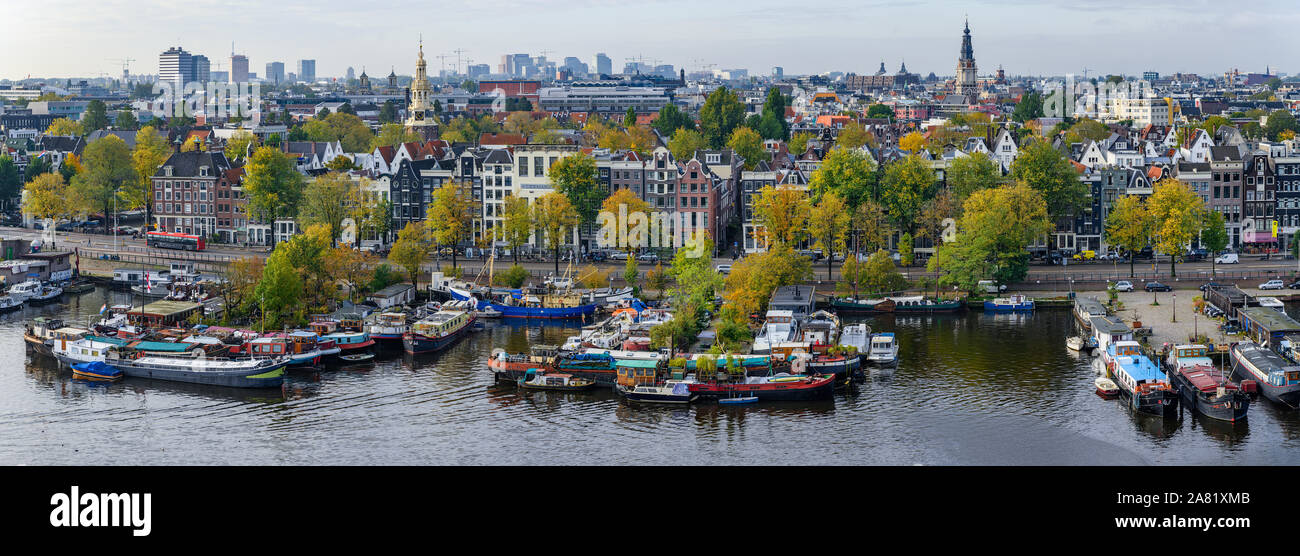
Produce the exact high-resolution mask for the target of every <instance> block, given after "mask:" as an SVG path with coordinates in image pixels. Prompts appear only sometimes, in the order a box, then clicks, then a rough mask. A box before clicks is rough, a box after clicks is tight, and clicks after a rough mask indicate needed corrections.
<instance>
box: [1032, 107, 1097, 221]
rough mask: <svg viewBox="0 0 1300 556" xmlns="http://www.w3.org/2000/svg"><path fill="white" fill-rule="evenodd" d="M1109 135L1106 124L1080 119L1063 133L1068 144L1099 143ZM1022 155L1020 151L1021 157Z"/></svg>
mask: <svg viewBox="0 0 1300 556" xmlns="http://www.w3.org/2000/svg"><path fill="white" fill-rule="evenodd" d="M1110 133H1111V131H1110V128H1108V127H1106V124H1103V123H1101V122H1099V121H1097V120H1093V119H1090V118H1081V119H1079V121H1077V122H1074V125H1072V126H1070V129H1069V130H1067V131H1066V132H1065V137H1066V139H1065V140H1066V142H1069V143H1078V142H1080V141H1082V140H1084V139H1088V140H1092V141H1101V140H1103V139H1105V138H1107V137H1110ZM1023 154H1024V151H1023V150H1022V151H1021V155H1023ZM1049 204H1050V203H1049Z"/></svg>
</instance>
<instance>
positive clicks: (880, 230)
mask: <svg viewBox="0 0 1300 556" xmlns="http://www.w3.org/2000/svg"><path fill="white" fill-rule="evenodd" d="M887 222H888V217H887V216H886V215H885V209H884V208H883V207H881V206H880V204H879V203H877V202H875V201H872V200H871V199H866V200H864V201H862V203H861V204H859V205H858V208H857V209H856V210H854V211H853V217H852V220H851V223H850V225H851V226H852V227H853V229H852V230H851V231H852V233H853V237H854V242H855V245H854V253H857V252H859V251H860V250H861V249H860V247H861V246H862V245H863V244H865V245H866V248H867V249H866V250H867V251H871V250H872V249H873V248H876V247H880V246H883V245H884V244H885V238H886V237H887V235H888V227H887Z"/></svg>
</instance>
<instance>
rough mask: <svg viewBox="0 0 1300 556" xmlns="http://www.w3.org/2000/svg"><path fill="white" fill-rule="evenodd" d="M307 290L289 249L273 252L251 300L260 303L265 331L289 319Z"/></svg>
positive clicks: (258, 304)
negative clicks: (304, 289) (289, 254)
mask: <svg viewBox="0 0 1300 556" xmlns="http://www.w3.org/2000/svg"><path fill="white" fill-rule="evenodd" d="M302 292H303V282H302V277H301V276H300V275H299V270H298V269H297V268H294V266H293V263H292V262H291V261H290V260H289V257H288V256H287V251H278V252H272V253H271V256H270V258H268V259H267V261H266V268H265V269H264V270H263V271H262V278H261V280H258V282H257V287H256V288H254V290H253V295H252V297H251V298H250V299H249V300H248V302H250V303H256V304H257V307H258V310H259V312H260V313H261V315H262V322H263V323H264V324H263V331H266V330H267V329H268V328H269V329H271V330H275V329H277V328H280V326H281V324H283V323H284V321H285V319H286V318H287V317H288V316H289V315H290V314H292V313H293V311H294V309H295V308H296V307H298V304H299V302H300V298H301V296H302Z"/></svg>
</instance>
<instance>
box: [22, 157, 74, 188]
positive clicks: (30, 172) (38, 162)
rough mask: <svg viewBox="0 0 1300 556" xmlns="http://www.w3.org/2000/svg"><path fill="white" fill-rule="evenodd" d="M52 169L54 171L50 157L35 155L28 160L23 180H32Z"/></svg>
mask: <svg viewBox="0 0 1300 556" xmlns="http://www.w3.org/2000/svg"><path fill="white" fill-rule="evenodd" d="M51 171H53V169H52V168H51V167H50V159H49V157H46V156H33V157H31V158H30V159H29V160H28V161H27V169H26V170H24V171H23V182H24V183H26V182H30V181H32V180H34V179H36V176H39V175H41V174H47V173H49V172H51ZM65 181H66V180H65Z"/></svg>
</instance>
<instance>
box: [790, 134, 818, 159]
mask: <svg viewBox="0 0 1300 556" xmlns="http://www.w3.org/2000/svg"><path fill="white" fill-rule="evenodd" d="M812 138H813V136H812V134H811V133H807V132H803V131H801V132H799V133H796V134H794V135H791V136H790V142H789V144H788V146H789V151H790V154H792V155H796V156H798V155H801V154H803V153H806V152H808V141H810V140H812Z"/></svg>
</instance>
